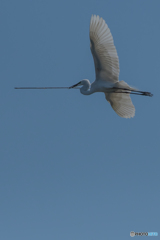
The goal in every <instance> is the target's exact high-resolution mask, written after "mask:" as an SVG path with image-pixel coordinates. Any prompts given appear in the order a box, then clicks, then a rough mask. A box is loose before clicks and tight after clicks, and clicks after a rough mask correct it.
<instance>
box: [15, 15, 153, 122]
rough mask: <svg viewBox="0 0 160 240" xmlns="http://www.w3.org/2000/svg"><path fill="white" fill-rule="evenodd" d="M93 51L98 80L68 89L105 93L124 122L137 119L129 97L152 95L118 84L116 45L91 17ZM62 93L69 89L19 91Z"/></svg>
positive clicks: (102, 24)
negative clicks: (60, 90)
mask: <svg viewBox="0 0 160 240" xmlns="http://www.w3.org/2000/svg"><path fill="white" fill-rule="evenodd" d="M90 49H91V52H92V56H93V59H94V65H95V73H96V79H95V81H94V82H93V83H91V84H90V81H89V80H88V79H83V80H82V81H80V82H78V83H77V84H75V85H73V86H71V87H69V89H71V88H75V87H77V86H82V87H81V88H80V92H81V93H82V94H84V95H90V94H92V93H95V92H104V93H105V98H106V100H107V101H108V102H109V103H110V104H111V106H112V108H113V109H114V111H115V112H116V113H117V114H118V115H119V116H120V117H123V118H131V117H134V115H135V107H134V105H133V103H132V101H131V98H130V94H137V95H144V96H152V94H151V93H149V92H143V91H138V90H137V89H135V88H132V87H130V86H129V85H128V84H127V83H126V82H124V81H119V59H118V55H117V51H116V48H115V46H114V43H113V37H112V34H111V32H110V29H109V28H108V26H107V24H106V23H105V21H104V20H103V19H102V18H100V17H99V16H96V15H94V16H93V15H92V17H91V22H90ZM60 88H61V89H62V88H68V87H44V88H38V87H34V88H32V87H29V88H28V87H25V88H16V89H60Z"/></svg>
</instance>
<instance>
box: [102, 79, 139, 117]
mask: <svg viewBox="0 0 160 240" xmlns="http://www.w3.org/2000/svg"><path fill="white" fill-rule="evenodd" d="M115 87H116V88H115V90H114V92H108V93H105V97H106V100H107V101H108V102H109V103H110V104H111V106H112V108H113V109H114V111H115V112H116V113H117V114H118V115H119V116H120V117H123V118H131V117H134V115H135V107H134V105H133V103H132V101H131V98H130V94H129V92H130V90H133V88H131V87H130V86H129V85H128V84H127V83H125V82H124V81H120V82H117V83H116V86H115ZM117 88H118V89H117ZM120 88H125V89H128V93H127V92H126V91H125V93H123V91H122V92H120V90H119V89H120Z"/></svg>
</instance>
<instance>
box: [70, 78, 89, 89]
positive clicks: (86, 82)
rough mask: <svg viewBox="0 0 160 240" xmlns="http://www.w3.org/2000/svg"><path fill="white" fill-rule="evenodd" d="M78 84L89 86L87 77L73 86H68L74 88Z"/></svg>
mask: <svg viewBox="0 0 160 240" xmlns="http://www.w3.org/2000/svg"><path fill="white" fill-rule="evenodd" d="M78 86H87V87H88V86H90V82H89V80H88V79H83V80H82V81H80V82H78V83H76V84H74V85H73V86H71V87H69V88H75V87H78Z"/></svg>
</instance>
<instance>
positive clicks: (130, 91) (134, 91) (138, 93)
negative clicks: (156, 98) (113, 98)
mask: <svg viewBox="0 0 160 240" xmlns="http://www.w3.org/2000/svg"><path fill="white" fill-rule="evenodd" d="M113 89H116V90H122V91H121V92H118V91H116V92H115V93H128V94H136V95H143V96H149V97H152V96H153V94H152V93H150V92H143V91H138V90H132V89H131V90H130V89H127V88H117V87H113ZM124 91H126V92H124Z"/></svg>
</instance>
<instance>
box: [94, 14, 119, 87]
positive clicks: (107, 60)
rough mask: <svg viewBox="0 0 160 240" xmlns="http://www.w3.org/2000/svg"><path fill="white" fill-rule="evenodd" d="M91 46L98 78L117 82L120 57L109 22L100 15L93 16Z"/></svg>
mask: <svg viewBox="0 0 160 240" xmlns="http://www.w3.org/2000/svg"><path fill="white" fill-rule="evenodd" d="M90 48H91V52H92V55H93V59H94V65H95V71H96V80H99V79H101V80H104V81H109V82H112V83H115V82H117V81H118V77H119V59H118V55H117V51H116V48H115V46H114V43H113V37H112V34H111V32H110V29H109V28H108V26H107V24H106V23H105V21H104V20H103V19H102V18H99V16H95V15H94V16H93V15H92V17H91V22H90Z"/></svg>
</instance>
